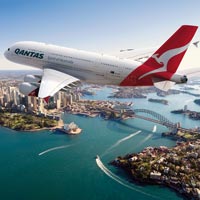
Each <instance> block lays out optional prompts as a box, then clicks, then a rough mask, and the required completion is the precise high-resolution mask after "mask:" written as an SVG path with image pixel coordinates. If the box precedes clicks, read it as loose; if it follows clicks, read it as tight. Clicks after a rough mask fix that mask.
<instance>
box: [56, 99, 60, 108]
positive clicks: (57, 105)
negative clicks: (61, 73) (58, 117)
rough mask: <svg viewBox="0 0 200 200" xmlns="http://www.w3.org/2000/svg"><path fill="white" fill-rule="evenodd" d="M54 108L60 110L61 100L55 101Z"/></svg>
mask: <svg viewBox="0 0 200 200" xmlns="http://www.w3.org/2000/svg"><path fill="white" fill-rule="evenodd" d="M56 108H57V109H60V108H61V100H60V99H57V101H56Z"/></svg>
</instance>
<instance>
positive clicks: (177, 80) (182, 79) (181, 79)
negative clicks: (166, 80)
mask: <svg viewBox="0 0 200 200" xmlns="http://www.w3.org/2000/svg"><path fill="white" fill-rule="evenodd" d="M170 81H173V82H175V83H179V84H180V83H187V81H188V78H187V76H186V75H179V74H174V75H173V76H172V78H171V79H170Z"/></svg>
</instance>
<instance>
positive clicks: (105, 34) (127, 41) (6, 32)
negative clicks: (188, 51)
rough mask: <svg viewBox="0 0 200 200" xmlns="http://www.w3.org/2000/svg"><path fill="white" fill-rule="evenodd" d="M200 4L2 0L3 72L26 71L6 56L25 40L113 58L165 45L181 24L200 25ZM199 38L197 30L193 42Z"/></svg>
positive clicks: (0, 51) (0, 62)
mask: <svg viewBox="0 0 200 200" xmlns="http://www.w3.org/2000/svg"><path fill="white" fill-rule="evenodd" d="M198 5H200V3H199V2H198V1H197V0H194V1H192V3H191V2H188V1H186V0H184V1H180V0H179V1H176V2H174V1H173V2H172V1H170V2H159V1H157V0H154V1H147V0H143V1H130V0H127V1H123V2H121V1H112V0H111V1H109V2H107V1H104V0H103V1H97V0H96V1H90V0H87V1H84V2H83V1H80V0H75V1H63V0H59V1H56V2H54V1H46V0H44V1H32V0H30V1H24V0H19V1H15V0H14V1H11V0H10V1H5V0H2V1H1V8H0V11H1V12H0V16H1V19H3V20H2V21H1V23H0V26H1V30H2V32H1V36H2V38H1V40H2V45H1V49H0V69H2V68H3V69H5V68H6V69H28V68H27V67H24V66H22V65H16V64H13V63H11V62H8V61H6V60H5V58H4V56H3V53H4V51H5V50H6V49H7V48H8V47H9V45H12V44H13V43H14V42H16V41H22V40H33V41H40V42H46V43H52V44H56V45H60V46H66V47H71V48H77V49H83V50H88V51H95V52H100V53H101V52H103V53H106V54H111V55H112V54H114V55H115V53H117V52H119V50H120V49H125V48H134V49H135V48H136V49H137V48H145V47H152V46H157V45H161V44H162V43H163V42H164V41H165V40H166V39H167V38H168V37H169V36H170V35H171V34H172V33H173V32H174V31H175V30H176V29H177V28H178V27H179V26H181V25H182V24H194V25H198V23H199V22H198V19H199V12H198V9H199V6H198ZM169 12H170V13H169ZM147 33H148V34H147ZM199 35H200V34H199V31H198V32H197V34H196V37H195V39H194V40H198V39H199V37H200V36H199ZM195 58H196V57H195ZM192 60H194V56H193V59H192ZM189 62H190V61H189ZM30 69H31V68H30Z"/></svg>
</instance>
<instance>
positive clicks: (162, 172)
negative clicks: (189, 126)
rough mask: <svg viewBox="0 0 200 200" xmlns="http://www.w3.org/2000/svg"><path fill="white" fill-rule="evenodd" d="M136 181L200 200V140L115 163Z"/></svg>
mask: <svg viewBox="0 0 200 200" xmlns="http://www.w3.org/2000/svg"><path fill="white" fill-rule="evenodd" d="M111 164H113V165H114V166H117V167H120V168H122V169H123V170H125V171H126V172H127V173H128V174H129V175H130V177H131V178H132V179H133V180H134V181H138V182H140V183H147V184H149V183H150V184H159V185H165V186H167V187H170V188H172V189H175V190H176V191H177V192H179V193H180V194H182V195H185V197H187V198H188V199H200V167H199V166H200V140H199V139H198V140H195V141H190V142H179V143H177V145H176V146H175V147H174V148H167V147H164V146H160V147H158V148H157V147H154V148H153V147H147V148H145V149H144V150H143V151H142V152H140V153H133V154H128V155H126V156H124V157H117V158H116V159H115V160H114V161H112V162H111Z"/></svg>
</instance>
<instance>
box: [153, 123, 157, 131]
mask: <svg viewBox="0 0 200 200" xmlns="http://www.w3.org/2000/svg"><path fill="white" fill-rule="evenodd" d="M156 131H157V126H156V125H154V127H153V130H152V133H155V132H156Z"/></svg>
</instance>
